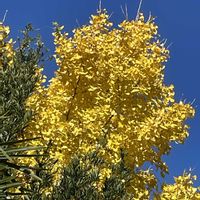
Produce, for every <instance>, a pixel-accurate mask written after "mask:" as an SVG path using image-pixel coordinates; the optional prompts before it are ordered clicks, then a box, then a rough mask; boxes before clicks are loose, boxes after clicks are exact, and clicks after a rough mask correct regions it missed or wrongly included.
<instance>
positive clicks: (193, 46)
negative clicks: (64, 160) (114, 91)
mask: <svg viewBox="0 0 200 200" xmlns="http://www.w3.org/2000/svg"><path fill="white" fill-rule="evenodd" d="M125 4H126V5H127V7H128V14H129V18H130V19H132V18H135V15H136V11H137V8H138V5H139V0H102V5H103V7H105V8H106V9H107V10H108V12H109V13H113V15H112V18H111V20H112V21H113V22H114V23H115V24H117V23H119V22H121V21H122V20H123V19H124V16H123V14H122V11H121V6H123V7H124V6H125ZM97 7H98V0H73V1H71V0H48V1H47V0H46V1H45V0H34V1H32V0H29V1H27V0H19V1H13V0H6V1H3V0H1V7H0V19H3V16H4V13H5V11H6V10H8V13H7V17H6V20H5V24H6V25H9V26H10V28H11V36H12V37H13V38H14V39H15V38H16V37H17V36H19V30H21V29H23V28H24V27H25V25H26V24H28V23H32V24H33V26H34V27H35V28H37V29H40V33H41V35H42V38H43V41H44V42H45V44H46V46H47V47H48V48H49V49H50V50H51V52H52V53H53V51H54V45H53V37H52V31H53V29H52V28H53V27H52V22H54V21H57V22H58V23H59V24H62V25H65V31H67V32H71V30H72V29H74V28H76V27H77V26H79V25H82V24H85V23H88V20H89V16H90V14H94V13H95V12H96V9H97ZM142 11H143V12H144V13H145V15H146V17H148V15H149V12H151V13H152V15H153V16H155V17H156V23H157V24H158V25H159V33H160V35H161V37H162V38H164V39H167V40H168V45H169V44H171V43H172V45H171V46H170V52H171V53H170V55H171V58H170V59H169V61H168V63H167V64H166V73H165V80H166V83H173V84H174V85H175V91H176V99H177V100H180V99H182V100H184V99H186V100H187V101H186V102H192V101H193V100H194V99H196V101H195V103H194V106H195V107H196V116H195V118H194V119H193V120H189V124H190V126H191V129H190V137H189V138H188V139H187V140H186V142H185V144H184V145H175V148H174V149H173V150H172V152H171V154H170V156H168V157H166V158H165V159H166V161H167V163H168V165H169V170H170V175H169V176H168V177H167V180H169V181H170V182H171V181H172V178H173V176H176V175H180V174H182V172H183V171H184V169H189V168H190V167H191V168H192V169H194V173H195V174H197V176H199V180H198V183H200V151H199V149H200V123H199V119H200V114H199V113H200V112H199V110H200V92H199V86H200V1H199V0H190V1H186V0H162V1H161V0H143V5H142ZM55 69H57V67H56V65H55V64H54V63H51V64H50V63H47V65H46V69H45V73H46V74H47V75H48V76H49V77H51V76H53V72H54V70H55Z"/></svg>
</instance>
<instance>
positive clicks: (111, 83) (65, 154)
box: [24, 10, 194, 199]
mask: <svg viewBox="0 0 200 200" xmlns="http://www.w3.org/2000/svg"><path fill="white" fill-rule="evenodd" d="M63 28H64V27H62V26H59V25H56V27H55V32H54V34H53V35H54V37H55V40H54V43H55V45H56V51H55V58H56V62H57V65H58V66H59V69H58V70H57V71H56V73H55V77H53V78H52V79H51V80H50V83H49V85H48V87H45V86H42V85H38V90H37V92H36V93H35V94H33V95H32V96H31V98H30V99H29V100H28V101H27V106H28V108H29V109H32V110H33V112H34V113H35V115H34V119H33V120H32V121H31V123H30V124H29V126H28V127H27V129H26V133H25V134H24V136H25V137H27V136H41V137H42V138H43V140H42V141H41V143H40V144H43V145H47V144H48V143H49V142H50V141H51V140H52V148H51V151H50V156H51V157H52V158H54V159H58V162H57V163H56V164H55V166H54V169H55V171H57V172H58V173H57V175H56V178H57V180H59V179H60V175H59V174H61V170H62V168H63V167H64V166H66V165H68V164H69V163H70V159H71V157H72V155H74V154H77V153H81V154H83V155H84V154H86V153H88V152H91V151H94V150H96V148H97V149H98V151H99V153H100V155H101V156H102V157H103V158H104V159H105V160H106V161H107V165H106V166H105V165H103V166H101V169H100V177H101V178H100V181H99V182H98V183H97V187H98V188H99V190H101V188H102V187H103V183H104V181H105V180H106V178H108V177H110V175H111V174H112V170H111V168H110V166H111V165H112V164H118V163H119V162H120V161H121V152H123V153H124V162H125V165H126V166H128V167H129V168H132V169H134V173H135V176H134V178H133V179H132V182H131V184H132V185H131V186H130V188H129V189H130V191H132V192H133V193H134V195H135V197H136V198H143V199H144V198H147V199H148V198H149V195H150V192H151V191H152V190H153V189H155V188H156V184H157V183H156V182H157V178H156V175H155V173H154V171H153V170H151V169H144V168H143V167H144V166H145V164H146V163H148V166H151V165H154V166H155V167H156V168H157V169H158V170H159V171H160V172H161V174H162V175H163V176H164V175H165V173H167V172H168V168H167V165H166V163H164V162H163V160H162V156H163V155H165V154H169V153H170V150H171V148H172V146H171V144H172V143H173V142H177V143H182V142H184V140H185V138H186V137H187V136H188V126H187V125H186V124H185V120H186V119H188V118H189V117H192V116H193V115H194V109H193V108H192V107H191V105H190V104H185V103H183V102H182V101H180V102H175V100H174V87H173V85H169V86H167V85H166V84H165V83H164V63H165V62H166V61H167V58H168V53H169V52H168V50H167V49H166V48H165V47H164V44H163V42H162V41H161V40H160V38H159V37H158V34H157V28H158V27H157V26H156V25H155V23H154V21H153V19H152V18H149V19H148V20H146V21H145V19H144V16H143V14H139V15H138V18H137V19H136V20H132V21H128V20H124V21H123V22H122V23H121V24H120V25H119V28H112V23H111V22H110V21H109V15H108V14H107V12H106V11H105V10H101V11H98V13H97V15H92V16H91V20H90V24H89V25H85V26H82V27H80V28H77V29H75V30H74V31H73V33H74V35H73V36H72V37H68V34H67V33H63V32H62V30H63ZM34 144H38V143H34ZM26 162H31V163H32V164H33V165H34V162H35V161H34V160H33V159H26ZM149 164H151V165H149ZM83 165H84V163H83ZM56 183H57V182H56V181H55V184H56Z"/></svg>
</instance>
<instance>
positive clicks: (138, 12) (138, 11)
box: [136, 0, 142, 21]
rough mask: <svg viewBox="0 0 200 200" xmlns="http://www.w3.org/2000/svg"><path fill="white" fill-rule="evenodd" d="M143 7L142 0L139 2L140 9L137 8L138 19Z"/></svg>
mask: <svg viewBox="0 0 200 200" xmlns="http://www.w3.org/2000/svg"><path fill="white" fill-rule="evenodd" d="M141 7H142V0H140V4H139V7H138V10H137V15H136V21H137V20H138V19H139V15H140V10H141Z"/></svg>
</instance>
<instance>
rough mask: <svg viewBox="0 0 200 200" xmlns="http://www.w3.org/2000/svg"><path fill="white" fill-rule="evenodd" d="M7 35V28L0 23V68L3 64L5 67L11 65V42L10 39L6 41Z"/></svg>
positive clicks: (12, 53)
mask: <svg viewBox="0 0 200 200" xmlns="http://www.w3.org/2000/svg"><path fill="white" fill-rule="evenodd" d="M9 33H10V29H9V27H8V26H4V25H3V23H2V22H0V55H1V56H0V68H2V67H3V65H4V62H5V63H6V64H7V65H12V64H13V55H14V51H13V41H12V39H10V40H8V41H6V40H7V38H8V35H9Z"/></svg>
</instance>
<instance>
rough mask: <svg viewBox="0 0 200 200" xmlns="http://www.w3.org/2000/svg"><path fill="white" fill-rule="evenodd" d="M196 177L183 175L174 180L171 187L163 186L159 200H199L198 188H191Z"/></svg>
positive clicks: (188, 174)
mask: <svg viewBox="0 0 200 200" xmlns="http://www.w3.org/2000/svg"><path fill="white" fill-rule="evenodd" d="M196 178H197V177H196V176H192V175H191V174H190V173H184V174H183V175H182V176H179V177H177V178H175V183H174V184H173V185H165V186H164V187H163V192H162V194H161V196H160V198H158V199H160V200H179V199H181V200H199V199H200V188H196V187H194V186H193V181H194V180H196Z"/></svg>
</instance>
